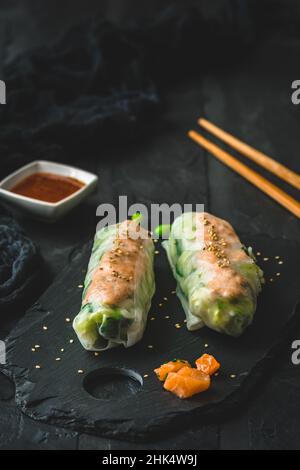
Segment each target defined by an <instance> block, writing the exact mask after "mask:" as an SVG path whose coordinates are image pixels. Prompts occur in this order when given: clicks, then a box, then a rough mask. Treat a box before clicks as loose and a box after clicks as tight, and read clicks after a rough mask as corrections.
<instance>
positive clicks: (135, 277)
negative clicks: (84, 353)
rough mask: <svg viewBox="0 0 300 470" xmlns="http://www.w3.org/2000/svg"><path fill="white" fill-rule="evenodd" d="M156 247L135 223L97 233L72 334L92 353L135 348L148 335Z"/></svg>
mask: <svg viewBox="0 0 300 470" xmlns="http://www.w3.org/2000/svg"><path fill="white" fill-rule="evenodd" d="M153 258H154V244H153V241H152V239H151V238H150V236H149V234H148V232H147V231H146V230H144V229H143V228H142V227H140V225H139V224H138V223H136V222H135V221H133V220H130V221H129V220H126V221H124V222H121V223H119V224H116V225H110V226H108V227H104V228H102V229H101V230H99V231H98V232H96V235H95V239H94V244H93V248H92V254H91V257H90V261H89V265H88V271H87V274H86V278H85V281H84V291H83V296H82V306H81V310H80V312H79V313H78V315H77V316H76V317H75V319H74V322H73V328H74V330H75V332H76V334H77V336H78V338H79V340H80V342H81V344H82V346H83V347H84V348H85V349H87V350H89V351H102V350H104V349H109V348H112V347H114V346H118V345H121V344H122V345H124V346H125V347H129V346H132V345H133V344H135V343H136V342H137V341H139V340H140V339H141V338H142V336H143V333H144V330H145V327H146V322H147V315H148V311H149V309H150V305H151V299H152V296H153V294H154V291H155V281H154V271H153Z"/></svg>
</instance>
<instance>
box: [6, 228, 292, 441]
mask: <svg viewBox="0 0 300 470" xmlns="http://www.w3.org/2000/svg"><path fill="white" fill-rule="evenodd" d="M243 240H244V241H245V243H246V244H247V245H248V246H252V247H254V249H255V250H256V251H258V252H259V253H261V254H260V255H259V258H258V259H259V260H260V261H261V266H262V267H263V269H264V272H265V277H266V285H265V287H264V289H263V292H262V294H261V296H260V298H259V303H258V309H257V313H256V316H255V319H254V322H253V324H252V326H251V327H250V328H249V329H248V330H247V332H246V333H245V334H244V335H243V336H242V337H241V338H239V339H233V338H230V337H226V336H224V335H220V334H218V333H215V332H212V331H210V330H208V329H206V328H205V329H203V330H200V331H197V332H193V333H191V332H188V331H187V330H186V328H185V325H184V322H183V320H184V315H183V312H182V308H181V306H180V304H179V302H178V300H177V299H176V297H175V296H174V295H172V294H171V292H172V291H173V290H174V281H173V279H172V276H171V273H170V270H169V267H168V264H167V260H166V257H165V255H164V253H162V248H160V249H159V250H158V251H159V252H160V254H159V256H156V260H157V265H156V284H157V291H156V295H155V298H154V301H153V304H152V308H151V311H150V315H149V317H150V318H152V319H154V320H149V322H148V326H147V330H146V332H145V335H144V337H143V339H142V341H141V342H140V343H139V344H137V345H136V346H134V347H132V348H129V349H127V350H124V349H123V348H115V349H113V350H110V351H107V352H103V353H102V354H100V355H99V356H97V357H95V356H94V354H93V353H88V352H86V351H84V350H83V349H82V347H81V345H80V344H79V342H78V340H77V338H76V335H75V334H74V332H73V329H72V326H71V323H70V321H68V319H71V320H72V319H73V318H74V317H75V315H76V313H77V311H78V309H79V306H80V299H81V291H82V289H81V288H80V287H78V286H80V285H81V283H82V282H83V278H84V273H85V268H86V266H87V262H88V258H89V254H90V249H91V246H90V245H88V246H87V247H85V248H84V249H83V250H79V252H78V253H77V255H75V257H74V260H73V262H72V263H71V265H70V266H69V267H68V268H67V269H65V270H64V271H63V273H62V274H61V275H60V276H59V277H58V278H57V279H56V281H54V283H53V284H52V286H51V287H50V288H49V289H48V290H47V291H46V292H45V294H44V295H43V296H42V297H41V298H40V300H39V301H38V302H37V303H36V304H35V305H34V306H33V307H32V308H31V309H30V310H29V312H28V313H27V314H26V315H25V317H24V319H23V320H22V321H20V322H19V324H18V326H17V327H16V328H15V329H14V330H13V332H12V334H11V336H10V337H9V338H8V339H7V348H8V357H7V361H8V364H7V366H6V367H5V373H7V374H9V376H10V377H12V378H13V381H14V383H15V386H16V401H17V404H18V405H19V406H20V408H21V409H22V411H23V412H24V413H25V414H27V415H28V416H30V417H32V418H34V419H37V420H41V421H43V422H47V423H53V424H56V425H62V426H63V427H66V428H71V429H75V430H78V431H86V432H90V433H94V434H101V435H106V436H109V437H118V438H123V439H128V440H129V439H131V440H141V439H144V440H146V439H148V440H149V438H152V439H153V437H155V436H156V437H158V436H161V435H163V434H165V433H166V431H168V430H170V429H172V431H176V430H177V431H178V430H181V431H184V429H185V428H186V427H187V426H188V425H189V424H190V422H191V417H193V420H199V421H200V420H201V421H202V420H203V419H206V420H207V421H209V420H210V421H211V420H212V419H214V420H215V419H216V418H217V417H220V416H224V415H228V414H232V413H233V412H234V407H237V406H241V405H242V404H243V401H244V400H245V399H246V398H247V397H248V396H249V394H250V392H251V390H253V388H255V387H258V383H257V382H258V380H259V379H260V378H261V377H262V376H263V375H265V374H266V372H268V371H269V369H270V368H271V367H272V364H273V363H274V361H275V360H276V356H277V354H278V353H279V352H281V348H282V346H283V345H285V341H286V339H287V338H288V337H289V335H290V334H291V331H292V329H293V328H294V327H295V326H298V324H299V321H300V303H299V305H297V307H296V304H297V302H298V301H299V284H298V280H299V277H300V256H299V253H300V250H299V245H298V244H297V243H292V242H286V241H285V242H282V241H280V240H274V239H272V238H269V237H254V239H245V238H244V237H243ZM157 247H158V246H157ZM81 251H82V252H81ZM278 253H280V254H281V255H280V257H281V260H282V261H283V264H279V261H278V259H276V256H278V255H277V254H278ZM277 274H280V276H278V275H277ZM270 279H272V280H273V281H272V282H271V281H270ZM164 298H167V299H168V300H166V301H164V300H163V299H164ZM161 303H162V304H163V305H162V306H161V307H160V306H159V305H160V304H161ZM166 316H168V317H169V318H166ZM66 319H67V320H66ZM177 323H179V324H180V325H181V326H182V328H180V329H177V328H176V327H175V324H177ZM44 326H46V327H47V330H44V329H43V328H44ZM70 339H71V340H72V341H73V343H72V344H70ZM35 344H38V345H39V346H40V347H39V349H38V350H36V351H34V352H32V351H31V348H34V346H35ZM149 345H150V346H151V349H149ZM61 348H63V351H61ZM204 352H209V353H211V354H213V355H215V356H216V357H217V358H218V359H219V360H220V362H221V363H222V370H221V373H220V375H219V376H218V377H217V378H215V379H214V380H213V386H212V388H211V389H210V391H209V392H207V393H205V394H202V395H198V396H196V397H193V398H192V399H190V400H186V401H184V400H179V399H178V398H176V397H174V396H171V395H170V394H169V393H168V392H166V391H164V390H163V389H162V387H161V384H160V383H159V382H158V380H157V378H156V376H155V374H154V373H153V369H154V368H155V367H157V366H158V365H160V364H161V363H163V362H166V361H168V360H172V359H173V358H184V359H187V360H189V361H191V362H192V361H193V360H195V359H197V358H198V357H199V356H200V355H202V354H203V353H204ZM56 358H59V359H60V360H59V361H57V360H56ZM35 365H39V366H40V367H41V369H38V370H36V369H35ZM78 370H82V371H83V372H84V373H83V374H78ZM120 374H121V375H120ZM145 374H146V375H148V377H146V378H145V379H143V377H144V375H145ZM232 374H234V375H235V378H231V377H230V376H231V375H232ZM131 378H133V380H132V379H131ZM135 378H137V380H135Z"/></svg>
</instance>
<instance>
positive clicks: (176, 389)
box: [164, 367, 210, 398]
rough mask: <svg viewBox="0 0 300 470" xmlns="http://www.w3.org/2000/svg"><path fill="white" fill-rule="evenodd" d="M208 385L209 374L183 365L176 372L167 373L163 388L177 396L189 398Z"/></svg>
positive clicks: (202, 390)
mask: <svg viewBox="0 0 300 470" xmlns="http://www.w3.org/2000/svg"><path fill="white" fill-rule="evenodd" d="M209 387H210V376H209V375H207V374H204V373H203V372H201V371H200V370H197V369H193V368H191V367H183V368H181V369H180V370H179V371H178V372H171V373H169V374H168V377H167V378H166V381H165V383H164V388H165V389H166V390H168V391H169V392H172V393H174V394H175V395H177V396H178V397H179V398H189V397H191V396H193V395H196V394H197V393H200V392H204V391H205V390H207V389H208V388H209Z"/></svg>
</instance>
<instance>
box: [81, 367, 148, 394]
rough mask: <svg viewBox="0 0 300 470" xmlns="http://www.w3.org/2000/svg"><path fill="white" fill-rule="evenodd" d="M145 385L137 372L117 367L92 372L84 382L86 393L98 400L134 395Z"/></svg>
mask: <svg viewBox="0 0 300 470" xmlns="http://www.w3.org/2000/svg"><path fill="white" fill-rule="evenodd" d="M142 385H143V379H142V377H141V376H140V374H138V373H137V372H135V371H133V370H129V369H121V368H117V367H115V368H114V367H105V368H102V369H97V370H94V371H92V372H90V373H89V374H88V375H87V376H86V377H85V378H84V380H83V387H84V389H85V390H86V392H87V393H88V394H89V395H91V396H92V397H94V398H97V399H98V400H103V399H104V400H108V399H109V400H111V399H114V398H116V399H118V398H120V397H122V398H124V396H129V395H134V394H135V393H137V392H138V390H139V389H140V387H141V386H142Z"/></svg>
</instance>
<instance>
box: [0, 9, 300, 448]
mask: <svg viewBox="0 0 300 470" xmlns="http://www.w3.org/2000/svg"><path fill="white" fill-rule="evenodd" d="M160 3H161V2H158V1H155V2H154V1H153V2H151V4H150V2H139V1H130V2H126V7H125V6H124V2H121V1H109V2H108V1H107V2H104V1H103V2H99V1H91V0H90V1H85V2H84V3H83V2H79V1H74V0H73V1H53V0H52V1H51V2H47V7H46V6H45V4H46V2H39V1H33V0H30V1H29V0H28V1H22V2H17V1H16V2H13V1H11V0H9V1H8V0H7V1H2V3H1V8H0V44H1V49H0V54H1V61H0V70H1V66H2V65H3V64H4V63H5V62H7V61H10V60H12V59H13V58H16V57H17V56H18V54H19V53H20V52H21V51H22V52H24V51H25V52H26V51H27V50H29V49H30V48H31V47H36V46H39V45H44V44H47V43H49V42H51V41H52V40H53V38H54V37H56V36H57V34H58V33H59V32H60V31H61V29H62V28H65V27H66V25H67V23H69V24H71V23H72V22H73V21H74V20H79V19H80V18H81V17H82V16H86V17H88V16H89V15H90V14H91V13H93V14H94V13H95V12H96V11H98V12H99V13H100V14H101V15H103V16H105V17H107V18H109V19H111V20H114V21H116V22H118V23H122V24H124V23H125V22H126V23H128V22H130V21H132V20H133V18H135V17H139V18H143V17H149V16H153V15H154V14H155V12H157V11H158V10H159V9H160V8H161V7H160ZM166 3H171V2H166ZM177 3H178V2H177ZM191 3H195V2H191ZM197 3H198V4H199V3H200V2H197ZM225 3H226V2H222V1H218V2H211V1H205V2H202V3H201V6H202V8H203V11H204V13H205V15H206V16H207V17H210V16H211V15H214V14H216V12H217V13H218V15H220V14H221V13H220V11H223V10H222V8H223V7H224V4H225ZM230 3H231V5H232V6H234V4H235V5H236V7H237V4H239V5H240V4H241V3H244V4H246V5H248V6H249V5H250V6H251V9H252V10H251V11H253V12H254V18H255V44H254V47H253V48H252V49H251V50H250V51H248V52H247V54H245V55H244V56H242V57H240V58H239V60H237V61H236V62H235V63H234V64H231V65H230V66H227V67H226V63H225V66H222V67H213V64H212V66H210V67H205V68H204V70H202V71H201V73H200V74H199V75H197V76H189V77H186V78H185V79H184V80H182V81H181V82H180V83H176V84H175V85H173V84H171V83H170V86H166V87H165V89H164V107H163V111H162V115H161V119H160V120H158V122H157V127H158V130H156V132H155V133H153V135H150V136H149V137H147V139H145V140H144V141H143V142H139V143H138V144H134V143H131V144H130V145H126V146H125V145H121V146H105V147H103V149H102V150H101V151H100V152H99V151H97V154H96V155H93V153H92V151H89V152H88V153H87V154H85V155H82V159H81V165H82V166H83V167H84V168H86V169H89V170H91V171H94V172H96V173H98V174H99V177H100V184H99V187H98V190H97V192H96V193H94V194H93V195H92V196H91V197H90V198H89V199H88V200H87V201H86V202H85V203H84V205H83V206H81V207H79V208H78V209H77V210H75V212H74V213H72V214H70V216H68V218H67V220H64V221H62V222H60V223H58V224H56V225H49V226H48V225H46V226H45V225H42V224H40V223H38V222H35V221H32V220H29V219H26V218H24V217H23V216H21V215H20V214H16V217H17V218H18V220H19V221H20V222H21V223H22V224H23V226H24V227H25V228H26V230H27V232H28V233H29V235H30V236H31V237H32V239H33V240H35V241H36V242H37V243H38V244H39V246H40V248H41V252H42V255H43V257H44V259H45V261H46V265H47V267H48V270H49V271H50V274H51V275H52V277H54V276H55V275H56V274H57V273H58V272H59V271H60V270H61V268H62V267H63V266H65V265H66V263H67V262H68V259H69V257H70V255H71V253H72V251H73V250H74V247H76V246H80V244H82V243H83V242H85V241H87V240H89V239H90V238H91V236H92V234H93V232H94V228H95V223H96V218H95V207H96V206H97V205H98V204H99V203H101V202H116V201H117V197H118V195H119V194H128V195H129V199H130V201H131V200H132V201H135V200H141V202H146V203H151V202H161V201H156V199H155V186H156V185H158V184H159V185H161V186H164V185H166V188H167V190H166V192H167V193H168V194H169V188H168V179H167V174H168V171H171V165H172V160H176V162H177V163H178V162H179V161H181V162H182V171H181V172H180V174H179V175H178V185H179V187H178V189H177V188H174V200H176V190H180V191H181V194H185V197H186V200H187V202H203V201H204V202H205V203H206V204H207V206H206V208H207V209H208V210H210V211H211V212H213V213H215V214H216V215H219V216H221V217H224V218H227V219H230V221H231V223H232V224H233V225H234V226H235V227H236V229H237V230H238V231H240V232H248V233H250V234H259V233H264V234H268V235H269V236H271V237H280V238H282V239H291V240H299V235H300V226H299V221H298V220H296V219H295V217H293V216H292V215H290V214H289V213H287V212H286V211H285V210H284V209H281V208H280V207H279V206H277V205H276V204H275V203H273V202H272V201H271V200H269V199H268V198H266V197H265V196H264V195H263V194H262V193H260V192H259V191H257V190H256V189H255V188H253V187H251V186H250V185H248V184H247V183H245V182H244V181H243V180H242V179H241V178H239V177H238V176H237V175H235V174H233V173H231V172H230V171H229V170H228V169H226V168H225V167H223V166H222V165H221V164H219V163H218V162H216V161H215V160H214V159H213V158H212V157H210V156H207V155H206V154H205V152H203V151H201V150H200V149H199V148H197V147H196V146H194V145H193V144H192V143H190V142H189V141H188V139H187V138H186V131H187V130H188V129H189V128H190V127H193V126H195V120H196V118H197V117H198V116H199V115H205V116H207V117H208V118H209V119H211V120H212V121H215V122H216V123H217V124H218V125H220V126H221V127H224V128H226V129H227V130H229V131H231V132H232V133H234V134H235V135H237V136H240V137H241V138H242V139H244V140H245V141H247V142H248V143H250V144H252V145H254V146H256V147H257V148H259V149H261V150H263V151H265V152H266V153H268V154H270V155H271V156H274V157H275V158H277V159H278V160H280V161H282V162H284V163H285V164H287V165H288V166H290V167H291V168H293V169H295V170H296V171H298V172H300V163H299V154H298V142H299V117H300V116H299V113H300V108H299V107H297V106H294V105H292V103H291V99H290V96H291V82H292V81H293V80H295V79H299V77H300V64H299V52H300V39H299V37H298V33H297V31H298V30H299V23H300V7H299V3H298V2H296V1H284V2H283V1H272V2H270V1H259V2H257V1H253V2H238V1H236V2H230ZM83 5H84V8H83ZM252 31H253V30H252ZM201 46H202V50H203V49H204V50H205V49H206V51H207V50H208V51H209V47H210V46H209V44H204V45H203V44H202V45H201ZM203 46H204V47H203ZM195 59H197V60H199V61H201V54H199V57H195ZM225 62H226V61H225ZM149 155H151V161H152V162H153V166H151V171H149V169H148V171H147V169H145V178H144V180H142V181H139V182H137V184H134V185H133V183H132V175H134V174H135V171H136V170H137V168H140V167H141V165H143V160H146V161H149ZM198 158H201V159H204V161H205V165H206V172H207V176H208V177H207V179H206V180H205V181H204V183H203V175H199V200H198V201H194V197H192V195H193V194H194V191H195V188H193V189H191V188H190V187H189V181H186V175H187V174H188V172H186V170H185V167H186V165H190V164H194V162H195V161H196V160H197V159H198ZM111 159H118V160H119V162H120V166H119V172H118V173H117V174H115V173H114V174H112V172H111V168H110V160H111ZM169 168H170V170H169ZM149 174H150V176H151V177H149ZM162 175H163V177H162ZM272 179H273V178H272ZM274 181H276V179H275V178H274ZM283 186H284V185H283ZM183 192H184V193H183ZM290 192H291V193H293V191H290ZM104 193H105V194H110V198H111V200H110V201H102V196H103V194H104ZM190 198H192V201H190ZM166 202H172V201H168V200H167V201H166ZM79 220H80V222H79ZM279 254H281V253H279ZM19 313H20V314H21V313H22V312H19ZM283 313H284V312H283ZM15 314H16V312H12V316H14V315H15ZM14 321H15V320H14ZM14 321H8V320H6V321H1V324H0V338H1V339H2V338H4V337H5V336H6V334H7V333H8V331H9V329H10V328H11V327H12V325H13V323H14ZM298 338H300V331H295V332H294V339H298ZM290 355H291V349H290V344H288V345H287V347H286V352H285V354H284V356H283V357H282V358H281V360H280V361H278V365H275V366H276V367H275V369H276V371H275V373H273V374H272V375H270V376H269V377H267V378H266V381H265V383H264V384H261V386H260V387H259V390H257V394H256V396H254V397H253V399H252V400H251V402H250V403H249V404H248V406H247V407H246V408H244V409H243V410H241V411H240V413H237V414H236V416H234V417H232V419H231V420H228V421H226V422H221V423H219V422H218V423H216V424H213V425H209V426H207V425H204V424H203V425H201V424H200V423H194V428H193V429H192V430H189V431H188V432H185V433H184V434H182V435H180V436H177V437H176V439H174V438H172V439H169V440H168V439H167V440H165V441H163V442H162V441H160V442H156V443H154V444H151V445H150V444H149V446H148V448H157V449H170V448H182V449H184V448H185V449H191V448H195V449H230V448H242V449H248V448H250V449H276V448H277V449H281V448H283V449H287V448H299V447H300V442H299V434H300V424H299V422H300V406H299V405H300V400H299V386H300V378H299V370H300V369H299V367H298V368H297V367H295V366H293V365H292V364H291V360H290ZM138 447H139V446H138V445H132V448H138ZM143 447H144V446H143ZM0 448H13V449H15V448H35V449H54V448H72V449H75V448H80V449H120V448H123V449H127V448H130V446H129V445H128V444H127V443H121V442H116V441H108V440H106V439H100V438H96V437H91V436H87V435H83V434H81V435H79V434H76V433H69V432H65V431H64V430H61V429H55V428H53V427H49V426H46V425H41V424H40V423H35V422H33V421H30V420H29V419H27V418H26V417H24V416H22V415H21V414H20V412H19V411H18V410H17V409H16V407H15V405H14V400H13V391H12V390H11V387H10V385H9V384H8V383H7V381H6V379H4V378H3V377H2V376H0Z"/></svg>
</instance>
